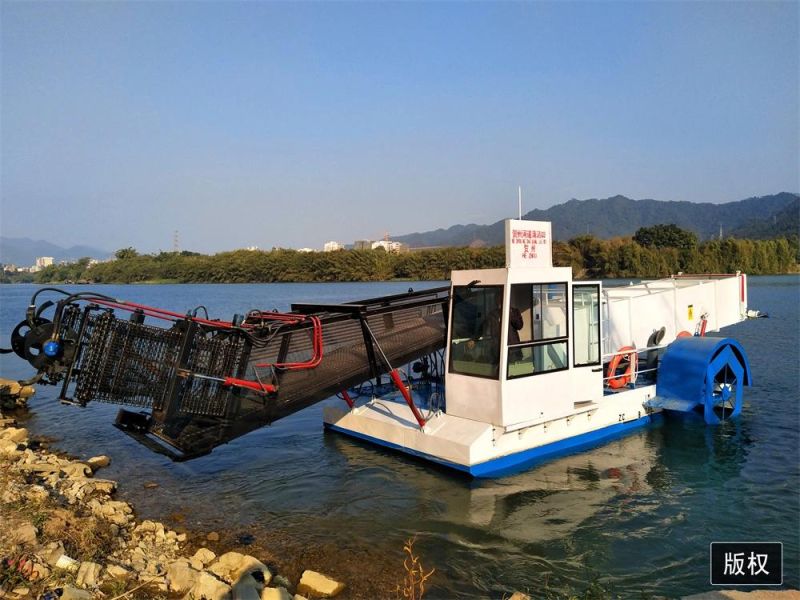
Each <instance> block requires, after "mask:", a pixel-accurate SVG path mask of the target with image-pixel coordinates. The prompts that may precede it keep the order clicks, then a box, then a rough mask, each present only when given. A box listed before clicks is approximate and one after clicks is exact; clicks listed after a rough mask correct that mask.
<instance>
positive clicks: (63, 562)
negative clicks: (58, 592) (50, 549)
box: [55, 554, 81, 573]
mask: <svg viewBox="0 0 800 600" xmlns="http://www.w3.org/2000/svg"><path fill="white" fill-rule="evenodd" d="M80 566H81V564H80V563H79V562H78V561H77V560H75V559H74V558H70V557H69V556H67V555H66V554H62V555H61V556H60V557H59V559H58V560H57V561H56V564H55V567H56V569H63V570H64V571H69V572H70V573H75V572H76V571H77V570H78V569H79V568H80Z"/></svg>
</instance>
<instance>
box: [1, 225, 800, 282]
mask: <svg viewBox="0 0 800 600" xmlns="http://www.w3.org/2000/svg"><path fill="white" fill-rule="evenodd" d="M799 257H800V248H799V244H798V238H797V236H793V237H790V238H785V237H779V238H774V239H768V240H749V239H737V238H726V239H723V240H709V241H705V242H698V240H697V236H696V235H695V234H693V233H691V232H688V231H686V230H682V229H680V228H678V227H676V226H675V225H655V226H653V227H645V228H642V229H640V230H638V231H637V232H636V234H635V235H634V236H632V237H619V238H613V239H609V240H601V239H598V238H595V237H593V236H591V235H585V236H579V237H576V238H573V239H571V240H569V241H567V242H560V241H555V242H554V243H553V262H554V264H555V266H559V267H572V269H573V272H574V273H575V277H576V279H612V278H637V279H638V278H658V277H668V276H670V275H672V274H675V273H678V272H684V273H734V272H736V271H742V272H744V273H747V274H749V275H779V274H787V273H797V272H798V262H799V261H798V258H799ZM504 262H505V250H504V248H503V247H502V246H494V247H488V248H469V247H442V248H431V249H424V250H413V251H410V252H405V253H401V254H393V253H389V252H386V251H385V250H383V249H382V248H381V249H376V250H337V251H334V252H299V251H297V250H285V249H273V250H270V251H263V250H233V251H229V252H221V253H218V254H214V255H203V254H198V253H195V252H188V251H183V252H159V253H157V254H139V252H137V251H136V250H135V249H134V248H124V249H121V250H118V251H117V252H116V254H115V259H114V260H111V261H108V262H103V263H97V264H93V265H90V261H89V259H88V258H84V259H81V260H79V261H77V262H75V263H70V264H65V265H52V266H49V267H45V268H43V269H42V270H40V271H39V272H37V273H13V274H9V273H4V274H3V276H2V279H1V280H0V281H2V282H3V283H41V284H45V283H116V284H127V283H295V282H308V283H323V282H334V281H348V282H360V281H390V280H398V281H403V280H413V281H426V280H427V281H440V280H447V279H449V278H450V271H452V270H462V269H485V268H500V267H503V265H504Z"/></svg>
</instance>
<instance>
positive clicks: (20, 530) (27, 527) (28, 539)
mask: <svg viewBox="0 0 800 600" xmlns="http://www.w3.org/2000/svg"><path fill="white" fill-rule="evenodd" d="M38 533H39V530H38V529H36V527H34V526H33V525H32V524H31V523H24V524H23V525H20V526H19V527H16V528H15V529H14V531H13V533H12V535H11V537H12V539H13V540H14V542H16V543H17V544H19V545H21V546H35V545H36V543H37V540H36V535H37V534H38Z"/></svg>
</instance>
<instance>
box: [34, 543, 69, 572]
mask: <svg viewBox="0 0 800 600" xmlns="http://www.w3.org/2000/svg"><path fill="white" fill-rule="evenodd" d="M63 555H64V544H62V543H61V542H50V543H49V544H47V546H45V547H44V549H43V550H40V551H39V556H40V557H41V558H42V560H44V561H45V562H46V563H47V564H48V565H50V566H51V567H55V566H56V563H57V562H58V559H59V558H61V557H62V556H63Z"/></svg>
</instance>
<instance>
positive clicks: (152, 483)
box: [142, 481, 158, 490]
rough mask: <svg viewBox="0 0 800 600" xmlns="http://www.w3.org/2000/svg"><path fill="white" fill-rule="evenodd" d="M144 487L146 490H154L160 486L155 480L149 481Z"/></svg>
mask: <svg viewBox="0 0 800 600" xmlns="http://www.w3.org/2000/svg"><path fill="white" fill-rule="evenodd" d="M142 487H144V489H146V490H154V489H156V488H157V487H158V484H157V483H156V482H155V481H148V482H147V483H145V484H144V485H143V486H142Z"/></svg>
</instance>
